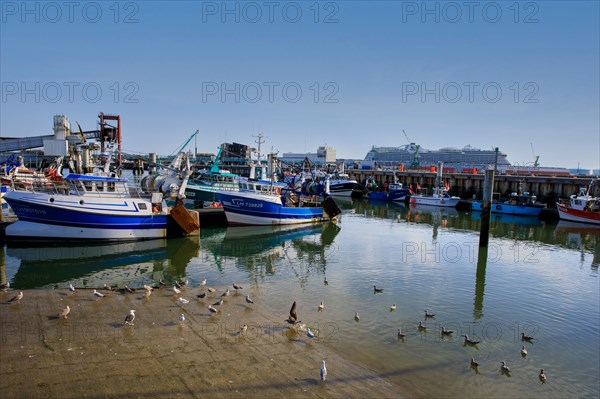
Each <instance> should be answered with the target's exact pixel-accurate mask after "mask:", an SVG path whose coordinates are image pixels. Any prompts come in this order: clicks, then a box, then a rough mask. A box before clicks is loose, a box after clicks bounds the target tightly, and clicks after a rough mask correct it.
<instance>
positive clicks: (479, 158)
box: [361, 143, 510, 170]
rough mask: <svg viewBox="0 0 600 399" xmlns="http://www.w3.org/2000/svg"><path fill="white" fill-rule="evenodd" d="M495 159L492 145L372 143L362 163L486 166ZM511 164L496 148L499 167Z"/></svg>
mask: <svg viewBox="0 0 600 399" xmlns="http://www.w3.org/2000/svg"><path fill="white" fill-rule="evenodd" d="M495 160H496V152H495V151H494V150H493V149H490V150H481V149H479V148H473V147H471V146H470V145H467V146H465V147H463V148H462V149H459V148H454V147H445V148H442V149H440V150H428V149H424V148H422V147H420V146H419V145H417V144H415V143H410V144H408V145H404V146H400V147H375V146H373V147H372V148H371V150H370V151H369V152H368V153H367V155H366V157H365V159H364V161H363V162H362V163H361V165H362V167H363V168H369V167H383V166H398V165H400V164H404V165H405V166H406V167H409V166H430V165H437V163H438V162H439V161H441V162H443V163H444V167H450V168H456V169H457V170H461V169H465V168H478V169H479V168H485V167H487V166H488V165H493V164H494V162H495ZM507 166H510V162H509V161H508V159H507V157H506V154H504V153H502V152H498V167H499V169H504V168H506V167H507Z"/></svg>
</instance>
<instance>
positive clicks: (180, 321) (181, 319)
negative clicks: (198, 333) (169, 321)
mask: <svg viewBox="0 0 600 399" xmlns="http://www.w3.org/2000/svg"><path fill="white" fill-rule="evenodd" d="M179 323H180V324H181V325H183V323H185V315H184V314H183V313H182V314H180V315H179Z"/></svg>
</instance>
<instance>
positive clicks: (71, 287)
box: [69, 284, 75, 294]
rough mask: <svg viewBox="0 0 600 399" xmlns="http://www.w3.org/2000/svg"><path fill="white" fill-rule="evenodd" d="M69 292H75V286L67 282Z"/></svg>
mask: <svg viewBox="0 0 600 399" xmlns="http://www.w3.org/2000/svg"><path fill="white" fill-rule="evenodd" d="M69 292H70V293H72V294H74V293H75V287H73V284H69Z"/></svg>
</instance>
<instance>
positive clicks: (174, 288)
mask: <svg viewBox="0 0 600 399" xmlns="http://www.w3.org/2000/svg"><path fill="white" fill-rule="evenodd" d="M173 292H174V293H175V295H179V294H181V290H179V288H177V287H175V286H173Z"/></svg>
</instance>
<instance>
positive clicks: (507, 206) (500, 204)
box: [471, 191, 546, 217]
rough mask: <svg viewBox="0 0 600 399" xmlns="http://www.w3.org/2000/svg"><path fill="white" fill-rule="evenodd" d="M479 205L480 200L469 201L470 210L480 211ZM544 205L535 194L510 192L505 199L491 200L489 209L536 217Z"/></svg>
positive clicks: (495, 211)
mask: <svg viewBox="0 0 600 399" xmlns="http://www.w3.org/2000/svg"><path fill="white" fill-rule="evenodd" d="M481 205H482V203H481V202H480V201H473V202H471V210H473V211H476V212H481ZM545 207H546V205H545V204H542V203H540V202H538V201H537V197H536V196H535V195H532V194H529V193H528V192H527V191H526V192H524V193H522V194H521V193H511V194H510V196H509V198H508V200H506V201H499V200H495V201H493V202H492V209H491V211H492V213H504V214H509V215H519V216H535V217H537V216H539V214H540V212H541V211H542V209H544V208H545Z"/></svg>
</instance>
